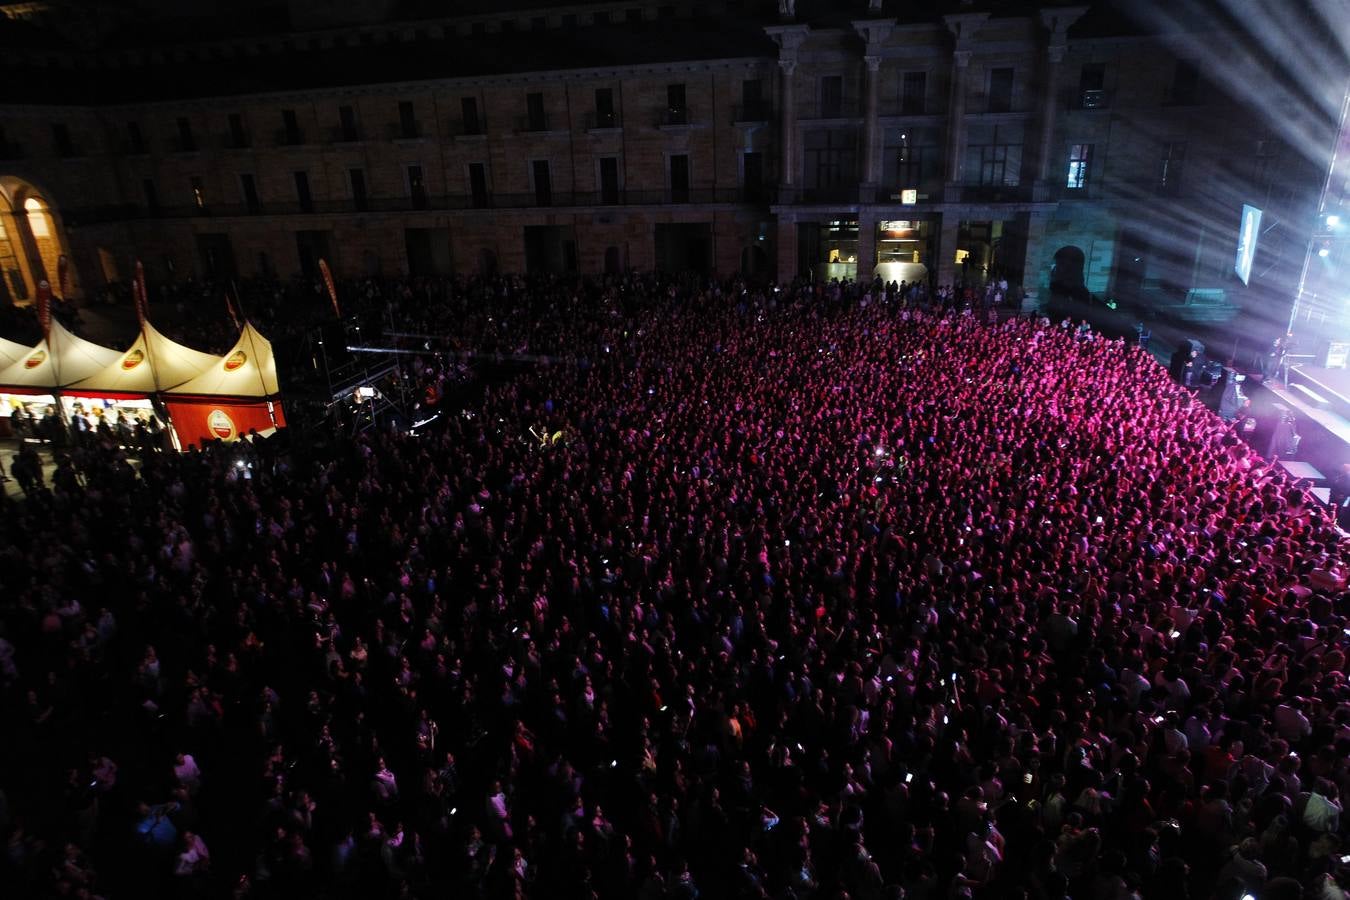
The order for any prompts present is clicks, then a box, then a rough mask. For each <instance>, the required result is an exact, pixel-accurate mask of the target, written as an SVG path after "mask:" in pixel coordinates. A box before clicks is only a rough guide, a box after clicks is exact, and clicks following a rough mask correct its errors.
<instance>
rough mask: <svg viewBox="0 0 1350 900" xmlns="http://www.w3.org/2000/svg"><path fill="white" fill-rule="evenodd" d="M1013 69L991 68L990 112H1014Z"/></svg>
mask: <svg viewBox="0 0 1350 900" xmlns="http://www.w3.org/2000/svg"><path fill="white" fill-rule="evenodd" d="M1012 96H1013V70H1012V69H1008V68H1000V69H990V70H989V112H991V113H1005V112H1012Z"/></svg>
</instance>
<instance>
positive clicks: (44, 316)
mask: <svg viewBox="0 0 1350 900" xmlns="http://www.w3.org/2000/svg"><path fill="white" fill-rule="evenodd" d="M37 314H38V324H40V325H41V326H42V339H43V340H46V339H47V338H49V337H51V333H52V286H51V283H50V282H48V281H47V279H45V278H44V279H42V280H41V281H39V282H38V285H37Z"/></svg>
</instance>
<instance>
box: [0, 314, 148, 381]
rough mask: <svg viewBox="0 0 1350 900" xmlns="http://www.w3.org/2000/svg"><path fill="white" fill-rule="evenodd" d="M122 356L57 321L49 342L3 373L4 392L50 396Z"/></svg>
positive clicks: (34, 349)
mask: <svg viewBox="0 0 1350 900" xmlns="http://www.w3.org/2000/svg"><path fill="white" fill-rule="evenodd" d="M121 355H122V354H121V353H119V352H118V351H116V350H113V349H112V348H110V347H100V346H99V345H98V344H95V343H93V342H92V341H86V340H85V339H84V338H81V337H76V336H75V335H73V334H71V333H70V332H69V331H67V330H66V329H65V328H64V327H63V326H62V325H61V323H60V322H58V321H56V320H55V319H53V320H52V327H51V333H50V335H49V336H48V337H47V339H46V340H44V341H42V342H41V343H39V344H38V345H37V346H36V347H30V348H28V349H27V350H26V351H25V352H24V354H23V355H22V357H21V358H19V359H17V360H15V361H14V362H13V363H11V364H10V365H8V366H6V367H5V368H4V369H3V370H0V390H5V389H9V390H11V391H27V392H29V393H50V392H51V391H53V390H56V389H59V388H63V387H65V386H66V385H69V384H74V383H75V382H77V381H82V380H84V379H85V378H88V377H90V376H91V375H94V374H95V373H97V372H98V371H99V370H101V369H103V368H105V367H106V366H108V365H109V364H110V363H112V362H113V361H115V360H116V359H117V358H118V357H120V356H121Z"/></svg>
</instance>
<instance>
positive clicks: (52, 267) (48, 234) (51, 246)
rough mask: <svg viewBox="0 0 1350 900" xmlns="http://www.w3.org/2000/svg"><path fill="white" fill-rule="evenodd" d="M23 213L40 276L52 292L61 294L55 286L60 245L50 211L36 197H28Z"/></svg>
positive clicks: (24, 202) (56, 285) (58, 287)
mask: <svg viewBox="0 0 1350 900" xmlns="http://www.w3.org/2000/svg"><path fill="white" fill-rule="evenodd" d="M23 211H24V216H25V217H26V218H27V220H28V233H29V234H31V235H32V236H33V245H34V249H36V250H37V255H38V258H37V262H38V263H40V264H41V267H42V275H43V277H45V278H46V279H47V281H48V282H49V283H50V284H51V286H52V290H53V291H54V292H56V293H57V294H61V293H63V292H62V290H61V288H60V286H58V284H57V269H58V268H59V266H60V259H61V243H60V241H59V240H58V239H57V237H56V223H55V222H53V221H52V214H51V210H49V209H48V208H47V204H45V203H43V202H42V201H41V200H39V199H38V198H37V197H29V198H27V199H26V200H24V201H23ZM35 268H36V267H35Z"/></svg>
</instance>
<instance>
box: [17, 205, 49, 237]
mask: <svg viewBox="0 0 1350 900" xmlns="http://www.w3.org/2000/svg"><path fill="white" fill-rule="evenodd" d="M23 208H24V209H26V210H28V228H29V230H30V231H32V232H33V237H35V238H45V237H51V236H52V230H51V227H50V226H49V225H48V224H47V211H46V210H44V209H43V208H42V202H41V201H40V200H35V199H33V198H32V197H29V198H28V199H27V200H25V201H23Z"/></svg>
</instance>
